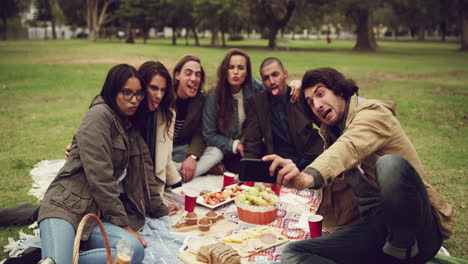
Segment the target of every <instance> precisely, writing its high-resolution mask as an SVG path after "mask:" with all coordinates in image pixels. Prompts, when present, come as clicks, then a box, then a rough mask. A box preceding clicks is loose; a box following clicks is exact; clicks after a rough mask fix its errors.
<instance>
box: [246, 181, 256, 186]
mask: <svg viewBox="0 0 468 264" xmlns="http://www.w3.org/2000/svg"><path fill="white" fill-rule="evenodd" d="M244 184H245V185H247V186H250V187H252V186H254V185H255V182H244Z"/></svg>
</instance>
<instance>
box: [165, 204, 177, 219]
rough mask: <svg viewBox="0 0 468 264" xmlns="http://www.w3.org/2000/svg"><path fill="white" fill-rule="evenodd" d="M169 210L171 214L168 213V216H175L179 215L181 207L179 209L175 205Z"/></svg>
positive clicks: (168, 207) (170, 206) (169, 207)
mask: <svg viewBox="0 0 468 264" xmlns="http://www.w3.org/2000/svg"><path fill="white" fill-rule="evenodd" d="M167 209H169V212H168V213H167V215H168V216H172V215H175V214H177V211H179V210H180V209H179V207H177V205H175V204H170V205H168V206H167Z"/></svg>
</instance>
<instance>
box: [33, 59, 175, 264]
mask: <svg viewBox="0 0 468 264" xmlns="http://www.w3.org/2000/svg"><path fill="white" fill-rule="evenodd" d="M144 88H145V85H144V81H143V79H142V78H141V77H140V74H139V73H138V72H137V71H136V69H135V68H133V67H132V66H130V65H127V64H120V65H117V66H114V67H113V68H112V69H111V70H110V71H109V73H108V74H107V78H106V80H105V83H104V85H103V88H102V90H101V93H100V95H98V96H96V97H95V98H94V100H93V103H92V104H91V106H90V108H89V110H88V112H87V113H86V115H85V117H84V118H83V120H82V121H81V124H80V126H79V128H78V130H77V132H76V133H75V135H74V137H73V141H72V145H71V151H70V156H69V158H68V159H67V161H66V163H65V165H64V166H63V167H62V169H61V170H60V171H59V173H58V175H57V176H56V177H55V179H54V180H53V182H52V183H51V185H50V186H49V188H48V189H47V192H46V194H45V197H44V200H43V202H42V205H41V207H40V211H39V219H38V221H39V227H40V231H41V241H42V257H43V258H45V257H51V258H52V259H53V260H54V261H55V262H56V263H57V264H62V263H63V264H69V263H71V262H72V251H73V240H74V237H75V230H76V228H77V226H78V223H79V221H80V220H81V219H82V217H83V216H84V215H86V214H88V213H94V214H96V215H98V216H99V217H100V218H101V219H102V220H103V222H104V226H105V228H106V232H107V234H108V237H109V242H110V245H111V248H115V245H116V243H117V242H118V241H120V240H127V241H129V242H130V244H131V246H132V248H133V252H134V254H133V259H132V263H141V261H142V260H143V258H144V247H145V246H146V242H145V241H144V240H143V239H142V238H141V237H140V235H139V234H138V233H137V231H138V230H139V229H140V228H141V227H143V225H144V223H145V215H149V216H151V217H161V216H163V215H167V213H168V208H167V207H166V206H165V205H164V204H163V202H162V199H161V197H160V195H159V193H158V192H157V189H158V188H157V182H156V181H155V179H154V177H153V176H152V175H153V171H152V161H151V158H150V154H149V151H148V148H147V146H146V144H145V142H144V140H143V139H142V137H141V136H140V131H139V130H138V129H137V127H136V126H132V121H134V120H132V117H133V116H134V114H135V112H136V111H137V109H138V106H139V104H140V102H141V101H142V100H143V99H144V97H145V92H144ZM81 238H82V240H84V241H86V243H85V248H86V249H87V251H85V252H82V253H80V263H99V262H103V260H104V259H105V254H106V253H105V249H104V243H103V240H102V235H101V233H100V230H99V228H98V227H97V226H94V225H87V226H86V227H85V229H84V232H83V234H82V236H81ZM112 253H113V255H114V256H115V250H114V249H112Z"/></svg>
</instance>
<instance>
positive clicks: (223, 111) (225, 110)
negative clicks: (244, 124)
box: [212, 49, 252, 135]
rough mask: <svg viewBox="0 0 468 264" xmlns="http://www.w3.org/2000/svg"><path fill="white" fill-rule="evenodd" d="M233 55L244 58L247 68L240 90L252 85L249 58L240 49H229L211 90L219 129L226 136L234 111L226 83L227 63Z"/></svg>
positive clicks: (228, 85)
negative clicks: (214, 99) (213, 94)
mask: <svg viewBox="0 0 468 264" xmlns="http://www.w3.org/2000/svg"><path fill="white" fill-rule="evenodd" d="M234 55H240V56H242V57H244V58H245V62H246V66H247V75H246V76H245V80H244V82H243V83H242V84H241V87H242V89H243V88H244V87H246V86H251V85H252V65H251V63H250V57H249V56H248V55H247V54H246V53H245V52H244V51H242V50H241V49H229V50H228V52H227V53H226V55H225V56H224V59H223V60H222V61H221V64H220V65H219V67H218V81H217V82H216V86H215V88H214V89H213V90H212V92H214V93H215V96H216V110H217V112H218V122H219V124H220V126H219V127H220V128H221V130H222V131H223V132H224V133H225V134H226V135H228V134H229V128H230V126H231V121H232V120H231V118H232V112H233V111H234V109H233V106H232V101H233V100H234V97H233V96H232V91H231V88H230V84H229V81H228V68H229V62H230V60H231V57H232V56H234Z"/></svg>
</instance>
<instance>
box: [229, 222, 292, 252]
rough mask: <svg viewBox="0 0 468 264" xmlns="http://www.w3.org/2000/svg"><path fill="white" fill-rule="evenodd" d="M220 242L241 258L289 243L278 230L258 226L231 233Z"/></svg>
mask: <svg viewBox="0 0 468 264" xmlns="http://www.w3.org/2000/svg"><path fill="white" fill-rule="evenodd" d="M220 241H222V242H224V243H226V244H228V245H230V246H232V247H233V248H234V249H235V250H237V252H238V253H239V255H240V256H241V257H243V258H244V257H248V256H250V255H253V254H256V253H258V252H261V251H263V250H265V249H268V248H272V247H275V246H278V245H281V244H284V243H287V242H288V241H289V238H287V237H285V236H284V235H282V234H281V232H280V231H278V229H276V228H273V227H268V226H258V227H253V228H249V229H245V230H242V231H239V232H237V233H232V234H229V235H226V236H225V237H223V238H221V239H220Z"/></svg>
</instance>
